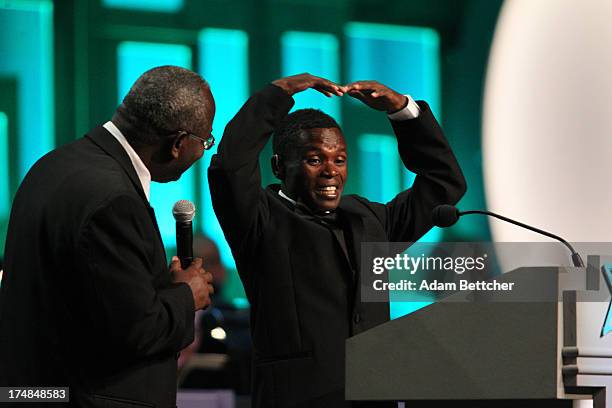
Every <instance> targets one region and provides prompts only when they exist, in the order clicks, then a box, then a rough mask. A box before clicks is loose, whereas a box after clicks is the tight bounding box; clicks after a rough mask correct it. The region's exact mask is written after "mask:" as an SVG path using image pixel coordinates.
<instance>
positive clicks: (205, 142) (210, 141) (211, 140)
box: [178, 130, 215, 150]
mask: <svg viewBox="0 0 612 408" xmlns="http://www.w3.org/2000/svg"><path fill="white" fill-rule="evenodd" d="M178 133H179V134H184V135H187V136H189V137H192V138H194V139H197V140H198V141H199V142H200V143H202V147H203V148H204V150H209V149H211V148H212V147H213V146H214V145H215V137H214V136H213V134H212V133H211V134H210V135H208V137H207V138H206V139H204V138H202V137H200V136H196V135H194V134H193V133H189V132H187V131H185V130H179V131H178Z"/></svg>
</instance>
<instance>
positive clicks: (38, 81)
mask: <svg viewBox="0 0 612 408" xmlns="http://www.w3.org/2000/svg"><path fill="white" fill-rule="evenodd" d="M500 6H501V0H418V1H417V0H405V1H400V0H395V1H386V2H382V3H381V2H379V1H377V0H327V1H323V0H317V1H308V2H306V1H302V0H263V1H254V0H237V1H230V0H225V1H221V0H57V1H51V0H0V245H1V247H2V248H4V240H5V235H6V228H7V222H8V217H9V211H10V202H11V200H12V197H13V195H14V193H15V191H16V189H17V186H18V184H19V181H20V180H21V179H22V178H23V176H24V175H25V174H26V172H27V171H28V169H29V168H30V166H31V165H32V164H33V163H34V162H35V161H36V160H37V159H38V158H39V157H41V156H42V155H43V154H45V153H46V152H48V151H49V150H51V149H53V148H54V147H55V146H58V145H61V144H63V143H66V142H69V141H71V140H74V139H75V138H78V137H81V136H82V135H83V134H84V133H86V132H87V131H88V130H89V129H90V128H91V127H93V126H95V125H98V124H102V123H104V122H105V121H106V120H108V119H109V118H110V116H111V115H112V113H113V110H114V109H115V108H116V106H117V104H118V103H120V101H121V99H122V97H123V96H124V95H125V93H126V92H127V91H128V89H129V87H130V85H131V84H132V83H133V81H134V80H135V79H136V78H137V77H138V76H139V75H140V74H141V73H142V72H144V71H145V70H147V69H149V68H151V67H153V66H157V65H164V64H173V65H180V66H183V67H186V68H190V69H193V70H195V71H197V72H199V73H201V74H202V75H203V76H204V77H205V78H206V79H207V80H208V81H209V83H210V85H211V88H212V91H213V94H214V96H215V99H216V103H217V115H216V118H215V122H214V125H213V133H214V134H215V137H217V138H220V137H221V136H222V134H223V128H224V127H225V125H226V123H227V122H228V121H229V120H230V119H231V117H232V116H233V114H234V113H235V112H236V111H237V110H238V109H239V107H240V106H241V105H242V103H244V101H245V100H246V99H247V98H248V96H249V94H250V93H251V92H252V91H255V90H257V89H259V88H261V87H262V86H264V85H265V84H266V83H267V82H269V81H270V80H273V79H275V78H278V77H280V76H285V75H291V74H296V73H300V72H311V73H313V74H317V75H321V76H325V77H327V78H329V79H332V80H334V81H338V82H340V83H347V82H351V81H354V80H359V79H376V80H379V81H381V82H383V83H385V84H387V85H389V86H391V87H393V88H395V89H396V90H398V91H401V92H403V93H409V94H411V95H412V96H413V97H414V98H415V99H425V100H427V101H428V102H429V103H430V105H431V106H432V109H433V111H434V112H435V113H436V115H437V117H438V118H439V120H440V121H441V123H442V124H443V127H444V128H445V130H446V133H447V136H448V138H449V140H450V142H451V144H452V146H453V148H454V149H455V151H456V152H457V155H458V157H459V161H460V163H461V165H462V168H463V169H464V172H465V174H466V178H467V180H468V185H469V188H468V193H467V195H466V196H465V197H464V198H463V200H462V202H461V203H460V205H461V206H463V207H465V208H468V207H469V208H484V207H485V200H484V194H483V186H482V184H483V183H482V171H481V159H480V157H481V155H480V112H481V103H482V102H481V97H482V89H483V81H484V73H485V69H486V60H487V56H488V52H489V46H490V42H491V37H492V32H493V28H494V25H495V21H496V18H497V14H498V13H499V8H500ZM302 107H316V108H320V109H322V110H324V111H325V112H327V113H329V114H331V115H332V116H334V117H335V118H336V119H337V120H338V122H339V123H341V125H342V127H343V130H344V133H345V135H346V137H347V142H348V148H349V152H350V155H349V166H350V168H351V175H350V177H349V182H348V185H347V192H348V193H359V194H362V195H365V196H366V197H368V198H369V199H371V200H377V201H387V200H389V199H390V198H391V197H393V195H394V194H396V193H397V192H399V191H400V190H401V189H404V188H406V187H409V186H410V184H411V183H412V181H413V178H414V175H413V174H411V173H409V172H408V171H406V170H405V169H404V168H403V166H402V165H401V162H400V160H399V157H398V156H397V153H396V147H395V139H394V137H393V133H392V132H391V128H390V126H389V124H388V123H387V122H386V120H385V118H384V115H383V114H380V113H377V112H374V111H372V110H370V109H368V108H366V107H364V106H363V105H361V104H360V103H357V102H356V101H354V100H351V99H349V98H342V99H337V98H332V99H327V98H325V97H323V96H322V95H320V94H318V93H316V92H315V91H308V92H305V93H303V94H300V95H298V96H297V97H296V108H302ZM270 151H271V148H270V146H268V147H267V148H266V151H265V152H264V155H263V156H262V161H261V166H262V170H263V181H264V183H266V184H268V183H272V182H274V181H275V180H274V177H273V175H272V173H271V171H270V170H269V164H268V157H269V154H270ZM212 153H214V149H213V151H210V152H207V153H206V155H205V157H204V158H203V159H202V160H201V161H200V162H199V163H197V164H196V165H195V166H194V167H193V168H192V169H191V170H189V171H188V172H187V173H186V174H184V175H183V177H182V178H181V180H180V181H179V182H177V183H171V184H167V185H161V184H156V183H153V184H154V186H153V187H152V191H151V202H152V206H153V207H154V208H155V210H156V213H157V218H158V221H159V224H160V228H161V232H162V237H163V240H164V244H165V245H166V247H167V249H168V253H169V254H172V253H174V248H173V246H174V242H173V241H174V221H173V218H172V215H171V207H172V205H173V203H174V201H176V200H178V199H190V200H192V201H194V203H195V204H196V207H197V208H198V212H197V218H196V221H195V223H196V226H195V227H196V229H197V230H198V231H200V232H203V233H205V234H206V235H208V236H210V237H211V238H212V239H213V240H214V241H215V242H216V243H217V244H218V245H219V247H220V250H221V258H222V261H223V263H224V264H225V266H226V267H227V268H228V269H229V270H230V272H231V273H229V281H228V283H227V285H226V290H225V296H227V297H228V300H233V301H234V302H235V303H236V304H244V303H245V301H244V292H243V291H242V287H241V285H240V282H239V280H238V277H237V274H236V273H235V264H234V261H233V259H232V256H231V253H230V251H229V248H228V247H227V244H226V243H225V240H224V238H223V234H222V232H221V230H220V228H219V225H218V223H217V220H216V218H215V216H214V213H213V211H212V207H211V203H210V195H209V192H208V183H207V178H206V168H207V167H208V164H209V162H210V157H211V155H212ZM489 238H490V236H489V231H488V227H487V224H486V221H484V220H478V219H474V220H471V222H470V223H464V224H459V225H457V226H455V227H453V228H451V229H448V230H445V231H442V230H438V229H433V230H432V231H431V232H430V233H428V234H427V235H426V236H425V237H424V238H423V240H426V241H434V242H435V241H439V240H455V241H456V240H487V239H489ZM0 255H1V254H0ZM423 304H425V303H423ZM423 304H407V303H404V304H399V303H393V304H392V314H393V316H394V317H396V316H399V315H402V314H405V313H407V312H410V311H412V310H414V309H415V308H418V307H420V306H422V305H423Z"/></svg>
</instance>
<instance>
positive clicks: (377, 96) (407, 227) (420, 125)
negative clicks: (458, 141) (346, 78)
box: [345, 81, 466, 242]
mask: <svg viewBox="0 0 612 408" xmlns="http://www.w3.org/2000/svg"><path fill="white" fill-rule="evenodd" d="M345 89H346V91H347V93H348V94H349V95H350V96H353V97H355V98H357V99H359V100H361V101H362V102H363V103H365V104H366V105H368V106H369V107H371V108H373V109H377V110H381V111H385V112H387V114H389V116H390V122H391V125H392V126H393V130H394V132H395V135H396V137H397V145H398V150H399V154H400V157H401V159H402V162H403V163H404V166H406V168H407V169H408V170H410V171H412V172H413V173H416V175H417V177H416V179H415V181H414V184H413V185H412V188H410V189H408V190H406V191H403V192H401V193H400V194H398V195H397V196H396V197H395V198H394V199H393V200H391V201H390V202H389V203H387V204H386V205H385V206H384V208H381V211H380V216H381V219H382V221H383V222H384V224H385V229H386V231H387V235H388V238H389V240H390V241H406V242H408V241H416V240H417V239H419V238H420V237H421V236H422V235H423V234H425V233H426V232H427V231H429V230H430V229H431V227H432V226H433V223H432V220H431V212H432V210H433V208H435V207H436V206H437V205H439V204H455V203H456V202H457V201H459V199H460V198H461V197H462V196H463V194H464V193H465V191H466V182H465V179H464V177H463V173H462V172H461V169H460V168H459V164H458V163H457V159H456V158H455V155H454V154H453V152H452V150H451V148H450V146H449V144H448V141H447V140H446V138H445V137H444V133H443V132H442V129H441V128H440V126H439V125H438V122H437V121H436V119H435V118H434V116H433V114H432V113H431V110H430V109H429V106H428V105H427V103H425V102H422V101H420V102H418V105H417V104H416V103H415V102H414V101H412V99H411V98H408V97H407V96H404V95H401V94H399V93H397V92H395V91H394V90H392V89H390V88H388V87H387V86H385V85H383V84H380V83H378V82H376V81H359V82H355V83H352V84H349V85H347V86H346V88H345Z"/></svg>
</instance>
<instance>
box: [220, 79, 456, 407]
mask: <svg viewBox="0 0 612 408" xmlns="http://www.w3.org/2000/svg"><path fill="white" fill-rule="evenodd" d="M309 88H312V89H315V90H317V91H319V92H322V93H324V94H325V95H327V96H332V95H337V96H341V95H343V94H348V95H350V96H352V97H354V98H356V99H359V100H361V101H362V102H363V103H364V104H366V105H367V106H369V107H371V108H373V109H376V110H380V111H386V112H387V113H388V114H389V119H390V123H391V126H392V128H393V130H394V132H395V134H396V136H397V142H398V151H399V155H400V157H401V159H402V161H403V163H404V165H405V166H406V168H407V169H409V170H411V171H412V172H414V173H416V174H417V177H416V179H415V181H414V183H413V186H412V188H411V189H409V190H406V191H403V192H401V193H399V194H398V195H396V196H395V198H393V199H392V200H391V201H390V202H388V203H387V204H381V203H376V202H371V201H368V200H367V199H366V198H363V197H360V196H357V195H346V196H342V191H343V188H344V184H345V183H346V180H347V175H348V171H347V151H346V142H345V140H344V135H343V134H342V131H341V130H340V127H339V126H338V124H337V123H336V122H335V121H334V120H333V119H332V118H331V117H329V116H327V115H325V114H324V113H322V112H318V111H313V110H305V111H304V110H298V111H296V112H294V113H292V114H289V115H287V113H288V112H289V110H290V109H291V107H292V105H293V103H294V101H293V98H292V95H294V94H296V93H298V92H301V91H304V90H306V89H309ZM273 131H274V140H273V147H274V155H273V157H272V167H273V171H274V173H275V175H276V176H277V177H278V178H279V179H280V180H281V185H278V184H273V185H270V186H268V187H267V188H266V189H263V188H262V186H261V177H260V169H259V155H260V153H261V152H262V150H263V148H264V146H265V144H266V142H267V141H268V139H269V138H270V136H271V135H272V133H273ZM366 165H367V164H366ZM209 183H210V187H211V195H212V198H213V205H214V209H215V213H216V215H217V217H218V218H219V221H220V223H221V226H222V228H223V230H224V233H225V236H226V238H227V240H228V242H229V245H230V247H231V249H232V253H233V255H234V258H235V260H236V265H237V268H238V273H239V274H240V278H241V280H242V282H243V284H244V287H245V291H246V294H247V296H248V299H249V302H250V303H251V330H252V337H253V353H254V367H253V368H254V370H253V373H254V382H253V406H255V407H271V406H274V407H309V408H312V407H340V406H347V405H351V404H349V403H346V402H345V400H344V342H345V340H346V339H347V338H348V337H350V336H353V335H356V334H358V333H361V332H363V331H365V330H367V329H369V328H372V327H374V326H376V325H378V324H381V323H383V322H385V321H387V320H388V319H389V305H388V303H363V302H361V299H360V291H359V290H358V288H359V271H360V265H359V262H360V244H361V242H363V241H399V242H413V241H416V240H417V239H418V238H419V237H421V236H422V235H423V234H424V233H426V232H427V231H428V230H429V229H430V228H431V227H432V222H431V210H432V209H433V208H434V207H435V206H437V205H439V204H442V203H448V204H454V203H456V202H457V201H458V200H459V198H461V196H462V195H463V194H464V192H465V190H466V184H465V180H464V178H463V175H462V172H461V170H460V168H459V166H458V164H457V161H456V159H455V156H454V154H453V153H452V151H451V148H450V146H449V144H448V142H447V141H446V139H445V137H444V135H443V133H442V130H441V129H440V127H439V126H438V124H437V122H436V120H435V118H434V117H433V115H432V113H431V111H430V109H429V107H428V105H427V104H426V103H425V102H419V103H418V104H417V103H416V102H414V101H413V100H412V98H410V97H408V96H404V95H401V94H399V93H397V92H395V91H393V90H391V89H390V88H388V87H386V86H384V85H382V84H380V83H378V82H375V81H359V82H355V83H352V84H350V85H347V86H339V85H337V84H334V83H333V82H331V81H328V80H326V79H323V78H319V77H315V76H312V75H309V74H301V75H296V76H291V77H287V78H282V79H279V80H276V81H274V82H273V83H272V84H270V85H269V86H267V87H266V88H264V89H263V90H261V91H260V92H257V93H255V94H254V95H253V96H252V97H251V98H250V99H249V100H248V101H247V102H246V104H245V105H244V106H243V107H242V108H241V110H240V111H239V112H238V114H237V115H236V116H235V117H234V118H233V119H232V121H231V122H230V123H229V124H228V126H227V127H226V129H225V133H224V135H223V139H222V142H221V143H220V145H219V148H218V153H217V154H216V155H214V156H213V158H212V161H211V166H210V168H209Z"/></svg>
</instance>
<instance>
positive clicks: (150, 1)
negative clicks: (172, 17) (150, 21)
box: [102, 0, 183, 13]
mask: <svg viewBox="0 0 612 408" xmlns="http://www.w3.org/2000/svg"><path fill="white" fill-rule="evenodd" d="M102 5H103V6H104V7H108V8H119V9H128V10H142V11H162V12H169V13H172V12H175V11H179V10H180V9H181V8H183V0H103V1H102Z"/></svg>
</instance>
